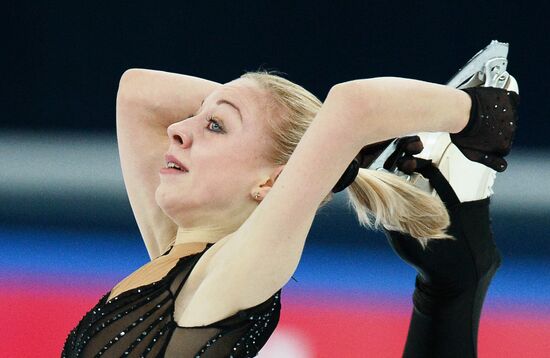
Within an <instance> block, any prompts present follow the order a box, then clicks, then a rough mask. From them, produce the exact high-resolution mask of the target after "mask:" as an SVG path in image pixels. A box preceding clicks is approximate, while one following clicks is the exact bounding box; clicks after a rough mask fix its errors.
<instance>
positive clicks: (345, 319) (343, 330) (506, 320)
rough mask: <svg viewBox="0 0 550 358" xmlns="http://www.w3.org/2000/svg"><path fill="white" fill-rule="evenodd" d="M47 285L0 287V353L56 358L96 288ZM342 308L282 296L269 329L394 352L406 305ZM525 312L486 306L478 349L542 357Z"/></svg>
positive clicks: (313, 353)
mask: <svg viewBox="0 0 550 358" xmlns="http://www.w3.org/2000/svg"><path fill="white" fill-rule="evenodd" d="M49 290H52V287H48V288H47V289H40V288H39V287H38V286H34V287H31V288H30V289H29V288H28V286H27V288H26V289H24V290H22V289H17V288H16V287H13V286H12V287H10V288H9V289H8V288H7V287H5V286H4V287H3V288H2V289H0V301H1V302H2V304H1V306H0V317H2V334H1V336H2V337H1V339H0V345H1V346H0V352H2V357H16V358H19V357H59V356H60V352H61V349H62V345H63V343H64V341H65V338H66V336H67V334H68V333H69V331H70V330H71V329H72V328H73V327H74V326H75V325H76V324H77V322H78V321H79V320H80V319H81V318H82V316H83V315H84V314H85V313H86V312H87V311H88V310H89V309H90V308H91V307H92V306H93V305H94V304H95V303H96V302H97V300H99V298H100V297H101V296H102V294H103V293H104V292H103V291H101V290H99V291H97V292H95V291H96V290H95V289H94V290H93V291H94V292H95V293H90V291H92V290H88V293H86V294H79V293H78V292H79V291H74V290H66V289H65V290H61V289H58V290H55V291H56V292H55V293H54V292H52V291H49ZM59 292H61V294H60V293H59ZM105 292H106V291H105ZM338 302H340V303H341V302H342V299H339V300H338ZM348 307H349V308H346V307H342V305H340V307H335V306H334V305H330V300H327V299H324V303H322V304H320V305H319V304H311V303H308V302H307V300H306V301H304V300H298V299H295V298H293V297H287V298H286V300H284V301H283V311H282V313H281V320H280V323H279V326H278V328H277V330H276V332H277V331H286V332H295V333H298V334H297V335H296V339H299V340H301V341H302V343H303V344H305V345H307V347H308V350H309V352H310V354H309V355H308V357H319V358H322V357H335V356H338V357H348V358H354V357H365V356H368V357H400V356H401V351H402V347H403V342H404V340H405V337H406V331H407V325H408V321H409V313H408V309H407V308H404V307H402V306H399V307H393V306H391V305H388V304H385V303H380V302H378V303H376V302H372V304H371V303H369V304H360V305H359V304H356V303H350V305H349V306H348ZM527 317H528V318H525V317H520V316H519V314H517V313H516V314H515V315H514V314H508V313H506V314H504V313H497V312H486V314H484V315H483V317H482V321H481V325H480V331H479V356H480V357H499V358H500V357H549V356H550V343H549V342H550V320H549V319H548V317H546V318H543V317H541V318H536V316H535V315H533V314H532V313H531V314H528V315H527ZM287 339H288V337H287ZM291 339H292V337H291ZM268 344H269V343H268ZM266 348H268V346H266ZM296 358H298V357H296ZM304 358H305V357H304Z"/></svg>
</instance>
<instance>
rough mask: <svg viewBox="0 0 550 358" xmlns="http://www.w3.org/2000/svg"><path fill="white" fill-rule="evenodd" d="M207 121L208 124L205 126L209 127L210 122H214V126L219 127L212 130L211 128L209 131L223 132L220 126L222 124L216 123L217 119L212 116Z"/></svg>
mask: <svg viewBox="0 0 550 358" xmlns="http://www.w3.org/2000/svg"><path fill="white" fill-rule="evenodd" d="M207 121H208V126H207V127H208V128H210V124H211V123H214V124H215V125H216V126H218V127H219V130H212V129H209V131H211V132H216V133H223V132H224V129H223V127H222V126H221V125H220V124H219V123H218V121H216V120H215V119H214V118H213V117H210V118H208V119H207Z"/></svg>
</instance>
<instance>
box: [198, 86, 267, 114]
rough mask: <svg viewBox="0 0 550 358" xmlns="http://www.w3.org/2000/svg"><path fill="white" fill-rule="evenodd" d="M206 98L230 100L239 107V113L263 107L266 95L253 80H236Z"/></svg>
mask: <svg viewBox="0 0 550 358" xmlns="http://www.w3.org/2000/svg"><path fill="white" fill-rule="evenodd" d="M208 97H209V98H210V99H212V100H214V99H222V98H223V99H227V100H231V101H232V102H234V103H235V104H236V105H237V106H239V108H240V109H241V111H245V112H246V111H249V112H255V111H256V110H258V109H260V108H261V107H263V106H264V104H265V101H266V100H267V93H266V91H265V90H263V89H261V88H260V86H259V85H258V84H257V83H256V82H255V81H254V80H251V79H248V78H238V79H236V80H233V81H231V82H227V83H225V84H223V85H222V86H221V87H219V88H218V89H216V90H215V91H214V92H212V93H211V94H210V96H208ZM205 101H206V100H205Z"/></svg>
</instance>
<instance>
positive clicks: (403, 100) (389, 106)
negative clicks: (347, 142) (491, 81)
mask: <svg viewBox="0 0 550 358" xmlns="http://www.w3.org/2000/svg"><path fill="white" fill-rule="evenodd" d="M333 89H338V92H340V94H341V95H340V96H339V97H340V98H342V99H343V102H344V103H342V113H341V114H342V115H344V116H348V117H350V119H351V120H352V121H354V126H356V128H355V129H356V133H357V135H358V136H360V137H361V140H362V141H363V145H366V144H370V143H374V142H378V141H381V140H384V139H388V138H394V137H401V136H404V135H408V134H412V133H418V132H450V133H456V132H459V131H460V130H462V128H464V127H465V126H466V123H467V122H468V119H469V115H470V108H471V100H470V97H469V96H468V94H467V93H465V92H463V91H460V90H457V89H455V88H452V87H448V86H444V85H440V84H435V83H429V82H424V81H418V80H412V79H406V78H397V77H378V78H372V79H362V80H354V81H349V82H344V83H341V84H338V85H336V86H335V87H334V88H333Z"/></svg>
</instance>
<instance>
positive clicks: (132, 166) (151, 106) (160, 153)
mask: <svg viewBox="0 0 550 358" xmlns="http://www.w3.org/2000/svg"><path fill="white" fill-rule="evenodd" d="M218 85H219V84H217V83H215V82H210V81H206V80H203V79H199V78H196V77H192V76H185V75H179V74H174V73H168V72H162V71H152V70H139V69H137V70H136V69H134V70H128V71H126V72H125V73H124V75H123V76H122V78H121V80H120V85H119V90H118V94H117V108H116V129H117V142H118V150H119V156H120V164H121V168H122V175H123V178H124V184H125V187H126V191H127V193H128V198H129V201H130V204H131V207H132V211H133V213H134V216H135V219H136V222H137V225H138V227H139V230H140V233H141V235H142V237H143V240H144V242H145V246H146V247H147V251H148V253H149V256H150V257H151V258H154V257H157V256H159V255H160V254H161V253H162V252H161V251H162V250H163V249H164V248H165V247H166V245H167V244H168V243H169V242H170V241H171V239H172V238H173V237H174V236H175V235H176V231H177V225H176V224H175V223H174V222H173V221H172V220H171V219H170V218H169V217H168V216H166V215H165V214H164V212H163V211H162V210H161V208H160V207H159V206H158V205H157V203H156V200H155V192H156V188H157V186H158V185H159V181H160V178H159V173H158V171H159V169H160V168H161V167H163V166H164V165H165V163H164V153H165V152H166V150H167V149H168V144H169V142H168V134H167V132H166V128H167V127H168V125H170V124H171V123H174V122H176V121H178V120H182V119H183V118H185V117H187V116H188V115H189V114H191V113H193V111H195V110H196V108H198V107H199V105H200V102H201V101H202V100H203V99H204V97H206V96H207V94H208V93H210V91H212V90H213V88H215V87H216V86H218Z"/></svg>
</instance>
